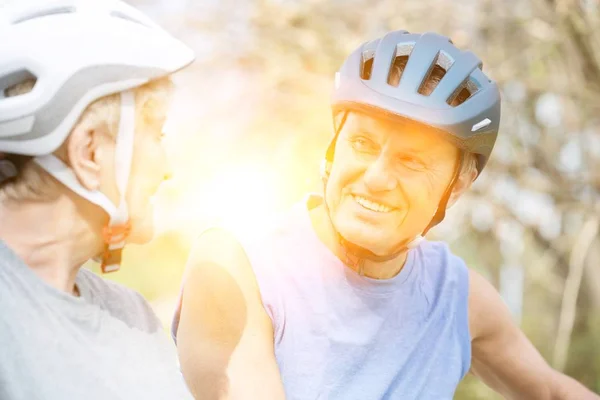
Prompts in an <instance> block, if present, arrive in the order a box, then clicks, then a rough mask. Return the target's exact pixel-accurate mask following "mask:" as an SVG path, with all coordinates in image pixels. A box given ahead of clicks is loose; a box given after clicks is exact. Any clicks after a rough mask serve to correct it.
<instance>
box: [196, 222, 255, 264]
mask: <svg viewBox="0 0 600 400" xmlns="http://www.w3.org/2000/svg"><path fill="white" fill-rule="evenodd" d="M207 263H212V264H217V265H219V266H220V267H221V268H225V269H238V270H240V269H241V270H243V269H245V268H244V266H245V265H246V264H249V261H248V258H247V257H246V253H245V252H244V249H243V247H242V245H241V243H240V241H239V240H238V239H237V237H236V236H235V235H234V234H233V233H231V232H229V231H227V230H225V229H221V228H212V229H209V230H207V231H205V232H203V233H202V234H201V235H200V236H199V237H198V238H197V239H196V242H195V243H194V246H193V249H192V253H191V254H190V259H189V262H188V264H189V265H188V266H189V267H190V268H197V267H201V266H202V265H204V264H207ZM248 266H249V265H248Z"/></svg>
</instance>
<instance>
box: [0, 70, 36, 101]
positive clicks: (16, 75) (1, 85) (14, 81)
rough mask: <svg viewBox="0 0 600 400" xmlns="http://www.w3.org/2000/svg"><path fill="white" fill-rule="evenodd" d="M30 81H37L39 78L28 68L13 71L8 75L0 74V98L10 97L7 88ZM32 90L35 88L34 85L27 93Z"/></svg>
mask: <svg viewBox="0 0 600 400" xmlns="http://www.w3.org/2000/svg"><path fill="white" fill-rule="evenodd" d="M28 81H34V82H35V81H37V79H36V77H35V75H33V74H32V73H31V72H30V71H28V70H26V69H20V70H17V71H14V72H11V73H9V74H6V75H0V99H3V98H6V97H8V96H7V93H6V90H7V89H10V88H11V87H13V86H15V85H18V84H19V83H25V82H28ZM32 90H33V87H32V88H31V90H29V91H28V92H27V93H29V92H31V91H32ZM27 93H21V94H19V96H21V95H24V94H27ZM15 97H16V96H15Z"/></svg>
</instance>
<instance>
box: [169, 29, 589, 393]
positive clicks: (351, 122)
mask: <svg viewBox="0 0 600 400" xmlns="http://www.w3.org/2000/svg"><path fill="white" fill-rule="evenodd" d="M333 117H334V126H335V136H334V139H333V141H332V143H331V145H330V147H329V149H328V151H327V155H326V159H325V163H324V168H323V180H324V195H323V196H322V197H319V196H312V197H310V198H309V199H308V200H307V201H306V202H304V203H303V204H301V205H300V206H299V207H297V208H296V209H295V210H294V211H293V212H291V213H290V215H289V216H288V217H287V218H286V219H285V220H284V221H282V222H281V223H280V225H279V226H277V227H275V228H274V229H272V230H268V231H265V232H260V233H259V232H255V233H254V234H253V236H252V237H245V236H243V235H231V234H229V233H226V232H224V231H222V230H217V229H215V230H210V231H208V232H206V233H205V234H203V235H202V236H201V237H200V239H199V241H198V243H197V246H196V249H195V251H194V253H193V255H192V257H191V260H190V263H189V264H190V265H189V270H188V274H187V279H186V283H185V285H184V290H183V295H182V303H181V306H180V310H179V313H178V314H177V316H178V317H179V318H176V319H175V323H174V333H175V334H177V338H178V347H179V355H180V360H181V362H182V368H183V372H184V375H185V376H186V380H187V382H188V385H189V386H190V387H191V388H192V390H193V391H195V392H196V394H204V395H205V396H208V397H205V398H228V399H239V398H243V399H283V398H288V399H303V400H304V399H306V400H308V399H311V400H312V399H330V400H331V399H334V400H335V399H344V400H346V399H361V400H368V399H373V400H375V399H435V400H438V399H450V398H452V396H453V395H454V392H455V390H456V387H457V385H458V384H459V382H460V381H461V380H462V379H463V378H464V376H465V375H466V374H467V373H468V372H469V371H471V372H472V373H474V374H475V375H476V376H478V377H480V378H481V379H482V380H483V381H484V382H485V383H486V384H488V385H489V386H491V387H492V388H494V389H495V390H497V391H498V392H500V393H501V394H503V395H504V396H506V397H507V398H514V399H516V398H519V399H594V398H598V397H597V396H595V395H594V394H592V393H591V392H590V391H588V390H587V389H586V388H584V387H583V386H582V385H581V384H579V383H578V382H576V381H574V380H573V379H571V378H569V377H567V376H565V375H562V374H560V373H558V372H557V371H554V370H553V369H552V368H550V367H549V366H548V364H547V363H546V362H545V361H544V359H543V358H542V357H541V356H540V354H539V353H538V352H537V351H536V349H535V348H534V347H533V346H532V344H531V343H530V342H529V341H528V340H527V338H526V337H525V336H524V335H523V333H522V332H521V331H520V330H519V329H518V327H517V326H516V325H515V324H514V323H513V321H512V319H511V316H510V314H509V312H508V310H507V308H506V307H505V306H504V304H503V302H502V300H501V298H500V296H499V295H498V293H497V292H496V290H495V289H494V288H493V287H492V286H491V285H490V284H489V283H488V282H486V281H485V280H484V279H483V278H482V277H481V276H480V275H479V274H477V273H476V272H474V271H471V270H469V269H468V268H467V267H466V266H465V264H464V262H463V261H462V260H461V259H460V258H458V257H456V256H454V255H453V254H452V253H451V252H450V250H449V249H448V246H447V245H445V244H444V243H441V242H430V241H427V240H424V239H423V236H424V235H425V233H426V232H427V231H428V230H429V229H430V228H431V227H433V226H435V225H436V224H438V223H439V222H440V221H442V220H443V218H444V215H445V211H446V209H447V207H449V206H451V205H452V204H454V203H455V202H456V201H457V199H458V198H459V197H460V195H461V194H462V193H464V191H465V190H467V189H468V188H469V187H470V185H471V184H472V182H473V181H474V180H475V179H476V177H477V176H478V175H479V173H480V172H481V171H482V170H483V168H484V167H485V164H486V162H487V160H488V158H489V156H490V153H491V151H492V148H493V146H494V142H495V140H496V136H497V134H498V129H499V120H500V96H499V91H498V88H497V86H496V84H495V83H494V82H492V81H491V80H490V79H489V78H488V77H487V76H486V75H485V74H484V73H483V71H482V69H481V61H480V60H479V59H478V58H477V57H476V56H475V55H474V54H473V53H471V52H464V51H461V50H459V49H457V48H456V47H455V46H454V45H453V44H452V42H451V41H450V40H449V39H448V38H446V37H443V36H440V35H437V34H433V33H426V34H422V35H421V34H410V33H408V32H406V31H397V32H391V33H389V34H387V35H385V36H384V37H383V38H380V39H377V40H374V41H372V42H369V43H365V44H363V45H362V46H360V47H359V48H358V49H357V50H356V51H355V52H354V53H352V55H350V57H349V58H348V59H347V60H346V61H345V63H344V64H343V65H342V67H341V69H340V71H339V72H338V74H337V75H336V82H335V91H334V94H333Z"/></svg>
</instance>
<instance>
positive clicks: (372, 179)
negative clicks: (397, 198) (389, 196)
mask: <svg viewBox="0 0 600 400" xmlns="http://www.w3.org/2000/svg"><path fill="white" fill-rule="evenodd" d="M364 181H365V185H366V186H367V188H368V189H369V190H371V191H373V192H385V191H390V190H393V189H395V188H396V185H397V181H396V178H395V177H394V174H393V171H392V170H391V168H390V166H389V164H388V162H387V160H386V159H385V157H384V156H383V155H380V156H379V157H377V159H376V160H375V161H374V162H373V163H372V164H371V165H369V167H368V168H367V171H366V172H365V175H364Z"/></svg>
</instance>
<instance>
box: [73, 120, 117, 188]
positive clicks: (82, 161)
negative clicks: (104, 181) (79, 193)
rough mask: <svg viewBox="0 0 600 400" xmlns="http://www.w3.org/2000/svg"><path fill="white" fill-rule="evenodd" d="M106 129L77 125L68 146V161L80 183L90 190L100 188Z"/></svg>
mask: <svg viewBox="0 0 600 400" xmlns="http://www.w3.org/2000/svg"><path fill="white" fill-rule="evenodd" d="M103 129H104V128H100V127H98V128H90V127H89V126H85V125H84V124H81V123H79V124H77V125H76V126H75V128H74V129H73V130H72V131H71V134H70V135H69V138H68V139H67V144H66V151H67V154H66V159H67V160H66V161H67V162H68V164H69V166H70V167H71V169H72V170H73V172H74V173H75V176H77V179H78V180H79V183H81V185H82V186H83V187H84V188H86V189H88V190H97V189H98V188H99V187H100V170H101V165H102V148H101V144H102V142H103V138H104V136H106V134H107V132H104V131H103Z"/></svg>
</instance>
